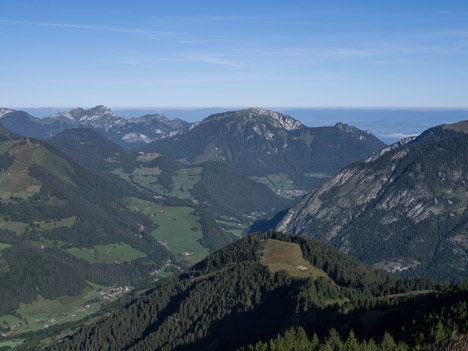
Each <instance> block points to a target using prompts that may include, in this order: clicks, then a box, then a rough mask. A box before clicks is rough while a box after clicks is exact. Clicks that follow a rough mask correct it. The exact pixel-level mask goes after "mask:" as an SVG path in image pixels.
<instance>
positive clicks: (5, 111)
mask: <svg viewBox="0 0 468 351" xmlns="http://www.w3.org/2000/svg"><path fill="white" fill-rule="evenodd" d="M10 112H15V110H12V109H9V108H0V118H2V117H3V116H5V115H6V114H8V113H10Z"/></svg>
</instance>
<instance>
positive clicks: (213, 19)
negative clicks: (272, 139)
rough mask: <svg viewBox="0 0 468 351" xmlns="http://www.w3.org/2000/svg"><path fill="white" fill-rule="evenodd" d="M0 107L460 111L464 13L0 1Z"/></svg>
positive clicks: (400, 5)
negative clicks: (261, 107) (223, 107)
mask: <svg viewBox="0 0 468 351" xmlns="http://www.w3.org/2000/svg"><path fill="white" fill-rule="evenodd" d="M0 47H1V49H0V67H2V70H1V84H0V106H1V107H18V106H22V107H33V106H36V107H39V106H58V107H60V106H67V107H68V106H83V107H86V106H94V105H98V104H104V105H107V106H111V107H207V106H230V107H236V106H239V107H241V106H243V107H246V106H265V107H280V106H282V107H285V106H288V107H449V108H458V107H467V106H468V99H467V97H468V3H467V2H466V1H419V0H415V1H370V0H369V1H351V0H350V1H312V0H309V1H294V0H292V1H288V2H286V1H253V0H251V1H230V2H227V1H203V0H199V1H193V0H191V1H177V0H172V1H168V0H166V1H131V2H130V1H46V0H41V1H32V0H31V1H22V0H15V1H6V0H0Z"/></svg>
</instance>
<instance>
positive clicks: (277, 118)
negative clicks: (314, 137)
mask: <svg viewBox="0 0 468 351" xmlns="http://www.w3.org/2000/svg"><path fill="white" fill-rule="evenodd" d="M247 111H249V112H251V113H254V114H256V115H260V116H268V117H270V118H271V119H272V120H273V125H274V126H275V127H279V128H284V129H286V130H288V131H291V130H297V129H301V128H304V127H305V126H304V125H303V124H302V123H301V122H299V121H298V120H295V119H294V118H292V117H291V116H287V115H283V114H281V113H279V112H276V111H272V110H266V109H263V108H259V107H254V108H249V109H247Z"/></svg>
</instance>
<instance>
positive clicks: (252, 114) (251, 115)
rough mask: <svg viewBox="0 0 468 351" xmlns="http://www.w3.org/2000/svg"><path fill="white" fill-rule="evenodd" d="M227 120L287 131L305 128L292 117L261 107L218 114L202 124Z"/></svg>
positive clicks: (206, 119)
mask: <svg viewBox="0 0 468 351" xmlns="http://www.w3.org/2000/svg"><path fill="white" fill-rule="evenodd" d="M265 117H267V118H265ZM227 119H232V120H234V121H239V120H244V121H250V122H263V123H267V124H269V125H271V126H272V127H274V128H281V129H285V130H287V131H293V130H298V129H302V128H305V126H304V125H303V124H302V123H301V122H299V121H298V120H295V119H294V118H292V117H291V116H287V115H283V114H281V113H279V112H276V111H272V110H266V109H263V108H259V107H251V108H247V109H243V110H237V111H228V112H223V113H217V114H214V115H211V116H209V117H207V118H205V119H204V120H203V121H202V123H201V124H203V123H207V122H210V121H213V120H227Z"/></svg>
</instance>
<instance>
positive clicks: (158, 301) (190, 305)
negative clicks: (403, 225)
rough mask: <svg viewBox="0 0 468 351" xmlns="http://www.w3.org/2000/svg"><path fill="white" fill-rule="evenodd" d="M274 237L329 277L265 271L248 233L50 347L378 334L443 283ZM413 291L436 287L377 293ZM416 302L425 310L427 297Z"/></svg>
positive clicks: (225, 346) (168, 346)
mask: <svg viewBox="0 0 468 351" xmlns="http://www.w3.org/2000/svg"><path fill="white" fill-rule="evenodd" d="M272 239H273V240H279V241H283V242H288V241H289V242H294V243H297V244H298V245H299V246H300V247H301V249H302V252H303V254H304V258H305V259H306V260H307V261H309V262H310V263H312V264H313V265H314V266H315V267H316V268H318V269H322V270H323V271H324V272H326V274H327V275H328V278H320V277H318V278H306V279H304V278H297V277H293V276H291V275H289V274H288V273H286V272H285V271H279V272H276V273H272V272H271V271H270V270H269V268H268V267H267V266H265V265H264V264H262V263H261V262H260V261H259V257H258V251H260V250H261V249H262V247H263V245H264V241H262V235H261V234H252V235H249V236H247V237H245V238H242V239H240V240H238V241H236V242H234V243H232V244H230V245H228V246H227V247H225V248H223V249H221V250H218V251H217V252H215V253H213V254H211V255H210V256H208V257H207V258H206V259H205V260H203V261H202V262H200V263H199V264H197V265H196V266H194V267H193V269H194V270H196V271H197V273H196V274H195V275H196V276H195V277H193V279H191V278H190V275H188V274H182V275H180V276H179V277H177V278H173V279H170V280H169V281H167V282H165V283H164V284H162V285H160V286H159V287H157V288H155V289H154V290H153V291H152V292H151V293H149V294H147V295H146V298H145V299H138V300H137V301H135V302H133V303H131V304H130V305H128V306H127V307H125V308H124V309H123V310H122V311H120V312H116V313H115V314H112V315H111V316H110V317H109V318H106V319H103V320H101V321H99V322H97V323H96V324H95V325H89V326H82V327H81V329H80V330H79V331H78V332H77V333H76V334H74V335H72V336H71V337H70V339H65V343H64V344H63V345H57V346H55V347H54V348H53V349H57V350H58V349H66V350H97V349H100V348H102V347H104V348H106V349H108V350H122V349H124V350H194V349H200V350H202V349H219V350H236V349H237V348H239V347H241V346H245V345H248V344H255V343H256V342H257V341H258V340H268V339H269V338H274V337H275V336H276V335H278V333H280V334H281V333H284V332H285V331H286V330H288V329H290V328H291V327H298V326H302V327H303V328H304V329H305V330H306V331H307V333H309V334H310V333H311V334H310V335H313V333H316V334H317V335H318V338H319V340H325V338H326V337H327V336H328V333H329V331H330V329H332V328H335V329H336V330H339V333H342V334H343V335H345V334H346V333H348V332H349V330H351V329H353V330H354V331H355V333H356V336H357V337H358V338H360V339H362V338H369V337H373V338H375V339H376V340H380V339H381V338H382V337H383V335H384V333H385V331H387V329H388V330H393V329H391V328H392V327H394V328H397V327H396V325H397V321H399V320H400V319H401V318H402V315H403V316H408V315H405V313H406V312H405V311H407V307H408V306H412V305H413V304H414V302H415V301H419V300H420V299H421V301H422V299H423V298H428V299H430V298H432V299H436V301H439V300H438V297H439V295H440V293H436V291H445V290H446V289H447V287H446V286H442V285H440V284H437V283H435V282H432V281H429V280H426V279H417V280H414V279H413V280H406V279H397V278H393V277H391V276H389V275H387V274H384V273H380V272H377V271H375V270H373V269H372V268H369V267H367V266H365V265H364V264H362V263H360V262H359V261H357V260H356V259H353V258H351V257H349V256H346V255H345V254H343V253H340V252H338V251H336V250H334V249H332V248H331V247H329V246H328V245H326V244H323V243H319V242H317V241H311V240H309V239H306V238H302V237H295V236H290V235H286V234H282V233H278V232H272V231H271V232H269V233H268V240H272ZM413 290H427V291H434V293H432V294H428V295H427V297H405V296H402V297H400V298H385V296H386V295H388V294H395V293H405V292H409V291H413ZM400 306H401V308H400ZM418 306H419V305H418ZM424 306H428V308H429V309H430V308H432V307H433V306H434V303H433V304H424ZM372 311H375V313H377V315H378V316H379V318H377V319H375V321H373V322H369V321H367V322H366V318H365V317H364V316H365V315H366V314H369V313H374V312H372ZM413 312H414V311H413ZM398 313H400V314H398ZM399 318H400V319H399ZM411 318H412V317H411ZM398 328H399V327H398ZM398 337H399V336H398Z"/></svg>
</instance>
